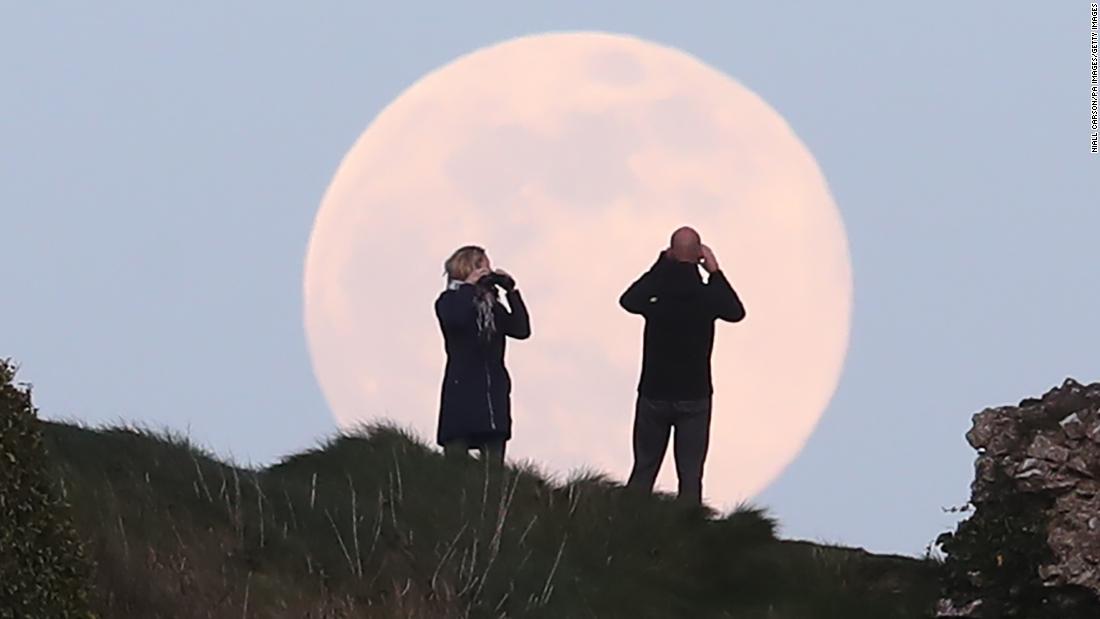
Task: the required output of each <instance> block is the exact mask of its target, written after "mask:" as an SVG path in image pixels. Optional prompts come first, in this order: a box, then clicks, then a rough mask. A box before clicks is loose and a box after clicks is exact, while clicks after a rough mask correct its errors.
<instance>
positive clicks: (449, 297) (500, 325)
mask: <svg viewBox="0 0 1100 619" xmlns="http://www.w3.org/2000/svg"><path fill="white" fill-rule="evenodd" d="M474 293H475V287H474V286H473V285H470V284H462V285H460V286H459V287H458V288H456V289H454V290H445V291H443V293H442V294H440V295H439V298H438V299H436V302H435V315H436V317H437V318H438V319H439V327H440V329H442V331H443V342H444V348H445V349H446V351H447V366H446V370H445V371H444V373H443V388H442V391H441V394H440V400H439V430H438V433H437V436H436V440H437V442H438V443H439V444H440V445H443V444H445V443H447V442H449V441H452V440H454V439H465V440H467V441H468V442H469V444H470V446H471V447H478V446H480V445H481V444H482V443H483V442H484V441H486V440H489V439H501V438H502V439H504V440H508V439H510V438H512V410H511V408H512V404H511V393H512V377H511V376H510V375H509V374H508V370H507V369H506V368H505V367H504V349H505V344H504V341H505V336H507V337H514V338H516V339H518V340H523V339H527V338H528V337H530V336H531V321H530V318H529V317H528V315H527V306H526V305H524V303H523V297H521V296H520V293H519V291H518V290H512V291H510V292H508V293H507V294H506V296H507V299H508V305H510V306H511V308H512V311H511V312H509V311H508V309H507V308H505V307H504V305H503V304H502V303H500V301H499V300H496V299H494V302H493V318H494V321H495V323H496V333H495V334H494V336H493V337H492V338H491V339H489V340H487V341H486V340H485V338H484V337H481V336H479V335H478V331H477V308H476V306H475V305H474Z"/></svg>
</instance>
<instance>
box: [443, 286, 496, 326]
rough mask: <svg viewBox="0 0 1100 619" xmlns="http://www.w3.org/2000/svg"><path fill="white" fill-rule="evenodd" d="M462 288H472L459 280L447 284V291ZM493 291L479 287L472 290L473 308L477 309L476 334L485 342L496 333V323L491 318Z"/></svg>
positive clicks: (493, 299) (494, 298)
mask: <svg viewBox="0 0 1100 619" xmlns="http://www.w3.org/2000/svg"><path fill="white" fill-rule="evenodd" d="M462 286H473V284H470V283H468V282H464V281H462V280H459V279H452V280H451V281H449V282H447V290H458V289H459V288H460V287H462ZM494 290H495V289H491V290H486V289H484V288H481V287H475V289H474V307H476V308H477V333H478V335H480V336H481V337H483V338H485V339H486V340H490V339H492V338H493V335H494V334H495V333H496V330H497V326H496V321H495V320H494V318H493V302H494V301H496V294H495V293H494Z"/></svg>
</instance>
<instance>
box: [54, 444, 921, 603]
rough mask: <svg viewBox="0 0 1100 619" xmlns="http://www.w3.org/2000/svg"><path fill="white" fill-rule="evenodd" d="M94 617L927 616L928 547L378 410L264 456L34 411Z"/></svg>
mask: <svg viewBox="0 0 1100 619" xmlns="http://www.w3.org/2000/svg"><path fill="white" fill-rule="evenodd" d="M43 426H44V430H45V435H46V437H47V439H48V440H47V442H48V446H49V448H50V452H51V453H52V454H53V455H54V456H55V460H56V471H55V474H56V475H57V477H58V478H59V479H61V480H63V482H64V484H65V487H66V488H67V489H68V495H69V500H70V501H71V502H72V504H73V507H74V512H75V522H76V526H77V529H78V530H79V531H80V533H81V535H82V536H83V538H84V539H85V540H86V543H87V547H88V550H89V553H90V554H91V556H92V558H93V559H94V560H95V562H96V564H97V566H98V567H97V570H96V573H95V576H94V578H95V585H96V586H95V588H94V593H93V599H92V601H93V604H94V606H95V609H96V610H97V611H98V612H99V613H100V614H102V616H104V617H143V618H150V619H152V618H156V617H234V618H239V617H295V618H297V617H312V618H320V617H353V616H354V617H365V616H369V617H381V618H387V617H432V618H436V617H439V618H449V617H553V618H571V617H577V618H583V617H600V618H606V617H628V618H638V619H643V618H654V619H657V618H660V619H669V618H675V617H692V618H705V617H738V618H744V619H755V618H760V619H763V618H770V619H782V618H789V619H795V618H797V619H813V618H831V617H836V618H840V617H844V618H845V619H851V618H862V617H866V618H869V619H883V618H891V619H905V618H908V617H927V616H929V609H930V608H931V606H932V604H933V601H934V599H935V597H936V595H937V593H938V585H937V582H936V571H937V569H938V568H937V565H936V564H935V563H934V562H932V561H930V560H919V559H913V558H906V557H892V556H876V555H870V554H868V553H865V552H863V551H859V550H854V549H847V548H840V547H833V546H821V545H815V544H809V543H805V542H789V541H781V540H777V539H776V538H775V535H774V531H775V522H774V521H773V520H772V519H771V518H769V517H768V516H767V515H766V514H765V513H764V512H763V511H762V510H760V509H756V508H751V507H745V508H742V509H739V510H737V511H735V512H734V513H731V514H728V515H725V516H722V517H718V516H717V515H715V514H711V513H707V512H703V511H699V510H694V511H693V510H689V509H685V508H682V507H681V506H679V505H678V504H677V503H676V502H675V501H673V500H670V498H669V497H666V496H657V497H652V498H651V497H638V496H633V495H631V494H627V493H624V492H623V490H622V488H621V487H620V486H618V485H617V484H615V483H612V482H610V481H608V480H607V479H605V478H603V477H601V476H599V475H596V474H589V475H582V476H578V477H576V478H574V479H571V480H569V481H568V482H566V483H552V482H550V481H548V480H547V478H546V476H544V475H542V474H540V473H539V472H538V471H537V470H536V469H534V468H533V467H531V466H521V467H518V468H508V469H506V470H503V471H500V470H491V471H487V470H486V469H485V468H484V466H483V465H482V463H481V462H479V461H478V460H476V459H473V458H471V459H469V460H468V461H458V462H455V461H450V460H445V459H444V458H443V456H442V455H440V454H438V453H436V452H435V451H434V450H432V449H429V448H428V447H427V446H425V445H424V444H423V443H422V442H419V441H418V440H416V439H415V438H414V437H411V436H409V435H407V434H406V433H404V432H402V431H400V430H398V429H395V428H392V427H386V426H376V427H369V428H364V429H363V430H362V431H361V432H357V433H353V434H347V435H341V436H338V437H335V438H333V439H332V440H330V441H329V442H328V443H327V444H325V445H323V446H321V447H319V448H317V449H315V450H312V451H309V452H306V453H302V454H299V455H295V456H292V457H289V458H286V459H285V460H284V461H282V462H281V463H279V464H277V465H275V466H272V467H269V468H266V469H262V470H252V469H247V468H241V467H235V466H231V465H229V464H226V463H223V462H220V461H218V460H216V459H215V458H213V457H212V456H211V455H210V454H209V453H205V452H204V451H202V450H200V449H196V448H195V447H194V446H193V445H192V444H190V442H189V441H188V440H187V439H186V438H184V437H180V436H175V435H170V434H169V435H166V434H163V433H154V432H149V431H147V430H141V429H134V428H110V429H99V430H91V429H85V428H80V427H76V426H72V425H62V424H52V423H45V424H43Z"/></svg>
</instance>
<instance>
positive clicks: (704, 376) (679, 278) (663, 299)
mask: <svg viewBox="0 0 1100 619" xmlns="http://www.w3.org/2000/svg"><path fill="white" fill-rule="evenodd" d="M619 305H621V306H622V307H623V309H625V310H626V311H628V312H630V313H632V314H641V315H642V316H644V317H645V334H644V339H643V342H642V375H641V379H640V380H639V382H638V393H640V394H642V395H644V396H646V397H648V398H651V399H654V400H698V399H703V398H706V397H708V396H710V395H711V394H713V392H714V386H713V383H712V381H711V371H710V354H711V351H712V349H713V348H714V321H715V320H716V319H722V320H725V321H728V322H737V321H739V320H741V319H743V318H744V317H745V307H744V306H743V305H742V304H741V299H740V298H738V296H737V293H736V292H734V290H733V287H732V286H730V283H729V281H727V280H726V276H725V274H723V273H722V271H721V270H718V271H715V272H714V273H711V274H710V279H709V280H708V281H707V282H706V283H703V278H702V276H701V275H700V274H699V266H698V265H696V264H695V263H692V262H679V261H677V260H674V259H671V258H666V257H665V255H664V253H663V252H662V253H661V255H660V256H658V257H657V262H655V263H653V266H652V267H650V269H649V270H648V271H646V273H645V274H644V275H642V276H641V277H640V278H638V280H637V281H635V282H634V283H633V284H631V285H630V287H629V288H627V290H626V292H624V293H623V295H622V297H620V298H619Z"/></svg>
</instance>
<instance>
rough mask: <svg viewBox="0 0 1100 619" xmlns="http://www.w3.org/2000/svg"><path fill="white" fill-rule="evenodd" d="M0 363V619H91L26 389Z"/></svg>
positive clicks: (81, 563)
mask: <svg viewBox="0 0 1100 619" xmlns="http://www.w3.org/2000/svg"><path fill="white" fill-rule="evenodd" d="M14 380H15V368H14V367H13V366H12V365H11V363H10V362H9V361H8V360H6V359H0V617H2V618H5V619H6V618H8V617H50V618H56V619H66V618H69V617H91V616H93V615H92V614H91V613H90V611H89V606H88V599H87V594H88V591H87V589H88V575H89V573H90V569H89V565H88V564H87V562H86V561H85V559H84V551H83V549H82V547H81V544H80V541H79V538H78V537H77V535H76V532H75V531H74V530H73V527H72V524H71V522H70V520H69V513H68V511H69V510H68V506H67V505H66V504H65V502H64V501H63V500H62V499H61V498H60V496H59V492H58V489H57V488H55V487H54V486H53V485H52V481H53V479H52V473H51V470H50V466H49V460H48V459H47V457H46V451H45V449H44V447H43V444H42V435H41V433H40V432H39V426H38V421H37V416H36V411H35V409H34V407H33V405H32V404H31V395H30V389H29V388H28V387H23V386H20V385H17V384H15V383H14Z"/></svg>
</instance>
